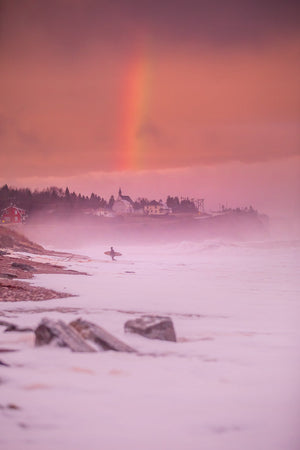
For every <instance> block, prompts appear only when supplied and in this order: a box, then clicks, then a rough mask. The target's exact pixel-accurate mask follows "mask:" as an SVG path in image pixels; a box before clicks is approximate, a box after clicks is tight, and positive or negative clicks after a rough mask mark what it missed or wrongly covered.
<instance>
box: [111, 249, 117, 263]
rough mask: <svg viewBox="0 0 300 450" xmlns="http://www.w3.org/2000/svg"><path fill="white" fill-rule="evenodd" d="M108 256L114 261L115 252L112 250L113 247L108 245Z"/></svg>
mask: <svg viewBox="0 0 300 450" xmlns="http://www.w3.org/2000/svg"><path fill="white" fill-rule="evenodd" d="M110 256H111V259H112V261H115V256H116V252H115V251H114V249H113V247H110Z"/></svg>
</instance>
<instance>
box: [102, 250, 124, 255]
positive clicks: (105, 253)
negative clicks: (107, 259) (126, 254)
mask: <svg viewBox="0 0 300 450" xmlns="http://www.w3.org/2000/svg"><path fill="white" fill-rule="evenodd" d="M104 255H108V256H111V255H112V253H111V251H110V250H109V251H108V252H104ZM114 256H122V253H119V252H114Z"/></svg>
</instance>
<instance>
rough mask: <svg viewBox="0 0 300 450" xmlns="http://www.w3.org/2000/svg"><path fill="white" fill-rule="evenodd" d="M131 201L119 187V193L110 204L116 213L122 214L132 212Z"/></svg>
mask: <svg viewBox="0 0 300 450" xmlns="http://www.w3.org/2000/svg"><path fill="white" fill-rule="evenodd" d="M133 204H134V203H133V201H132V200H131V198H130V197H129V196H128V195H122V191H121V189H119V195H118V198H117V200H116V201H115V202H114V204H113V206H112V210H113V212H114V213H115V214H116V215H119V216H122V215H127V214H132V213H133Z"/></svg>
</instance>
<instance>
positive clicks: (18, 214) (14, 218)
mask: <svg viewBox="0 0 300 450" xmlns="http://www.w3.org/2000/svg"><path fill="white" fill-rule="evenodd" d="M25 217H26V212H25V210H24V209H21V208H18V207H17V206H14V205H10V206H8V207H7V208H5V209H3V210H2V211H1V217H0V220H1V223H22V222H24V220H25Z"/></svg>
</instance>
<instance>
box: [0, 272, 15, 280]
mask: <svg viewBox="0 0 300 450" xmlns="http://www.w3.org/2000/svg"><path fill="white" fill-rule="evenodd" d="M0 278H7V279H9V280H12V279H13V278H18V277H17V275H13V274H12V273H0Z"/></svg>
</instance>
